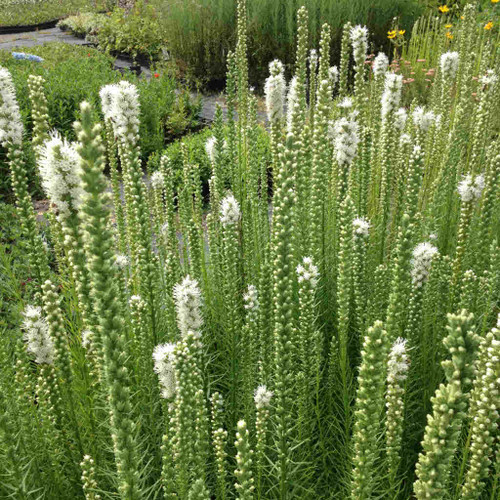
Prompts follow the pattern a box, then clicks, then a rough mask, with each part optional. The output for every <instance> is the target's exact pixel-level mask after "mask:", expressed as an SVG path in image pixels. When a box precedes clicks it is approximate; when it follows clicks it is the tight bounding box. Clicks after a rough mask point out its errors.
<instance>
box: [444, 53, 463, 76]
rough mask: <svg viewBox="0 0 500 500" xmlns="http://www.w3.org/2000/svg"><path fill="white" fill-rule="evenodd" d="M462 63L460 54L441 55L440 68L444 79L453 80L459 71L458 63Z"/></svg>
mask: <svg viewBox="0 0 500 500" xmlns="http://www.w3.org/2000/svg"><path fill="white" fill-rule="evenodd" d="M459 62H460V56H459V55H458V52H445V53H444V54H442V55H441V59H440V60H439V66H440V68H441V72H442V73H443V77H444V78H446V79H447V80H453V78H455V75H456V74H457V71H458V63H459Z"/></svg>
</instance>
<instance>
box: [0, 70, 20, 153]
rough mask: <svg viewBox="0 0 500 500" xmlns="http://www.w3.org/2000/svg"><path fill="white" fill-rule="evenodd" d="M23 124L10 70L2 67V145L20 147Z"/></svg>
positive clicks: (0, 140)
mask: <svg viewBox="0 0 500 500" xmlns="http://www.w3.org/2000/svg"><path fill="white" fill-rule="evenodd" d="M23 131H24V127H23V122H22V120H21V112H20V111H19V104H18V102H17V98H16V89H15V87H14V82H13V81H12V75H11V74H10V72H9V70H8V69H6V68H2V66H0V145H1V146H3V147H6V146H7V144H8V143H12V144H16V145H20V144H21V143H22V140H23Z"/></svg>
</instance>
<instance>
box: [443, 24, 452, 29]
mask: <svg viewBox="0 0 500 500" xmlns="http://www.w3.org/2000/svg"><path fill="white" fill-rule="evenodd" d="M452 26H453V24H445V25H444V27H445V28H451V27H452Z"/></svg>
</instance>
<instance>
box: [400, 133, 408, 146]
mask: <svg viewBox="0 0 500 500" xmlns="http://www.w3.org/2000/svg"><path fill="white" fill-rule="evenodd" d="M408 144H411V135H410V134H401V137H400V138H399V145H400V146H407V145H408Z"/></svg>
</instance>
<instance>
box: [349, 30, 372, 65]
mask: <svg viewBox="0 0 500 500" xmlns="http://www.w3.org/2000/svg"><path fill="white" fill-rule="evenodd" d="M351 43H352V52H353V54H354V60H355V61H356V62H358V61H364V60H365V57H366V51H367V49H368V28H367V27H366V26H360V25H359V24H358V25H357V26H354V27H353V28H351Z"/></svg>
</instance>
